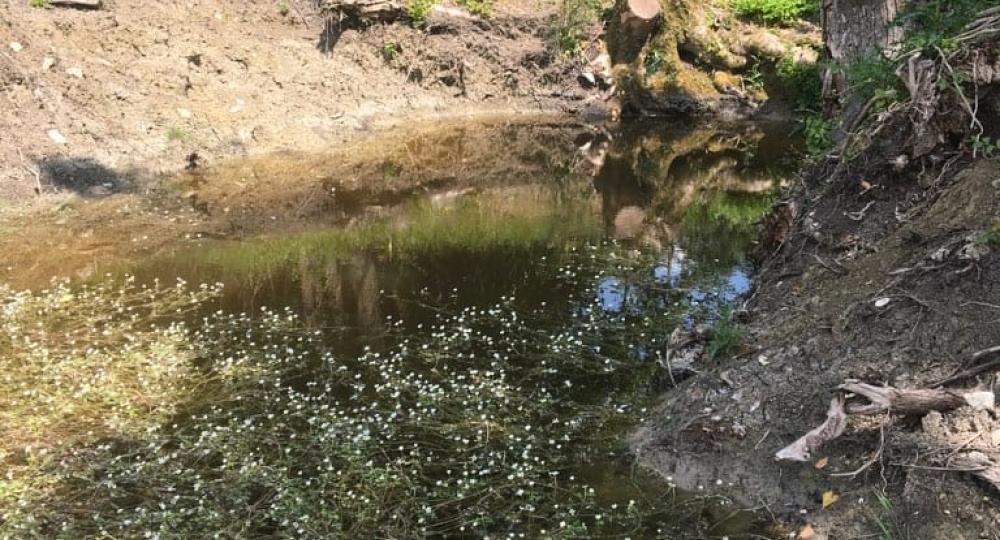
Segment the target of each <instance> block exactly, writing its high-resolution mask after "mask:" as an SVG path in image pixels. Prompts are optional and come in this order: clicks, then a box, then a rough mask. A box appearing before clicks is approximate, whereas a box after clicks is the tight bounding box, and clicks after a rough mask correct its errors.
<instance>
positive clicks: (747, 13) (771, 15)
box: [732, 0, 819, 24]
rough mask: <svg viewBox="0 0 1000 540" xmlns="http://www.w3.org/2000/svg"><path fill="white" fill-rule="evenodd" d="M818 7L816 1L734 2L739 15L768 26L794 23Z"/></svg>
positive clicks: (759, 0)
mask: <svg viewBox="0 0 1000 540" xmlns="http://www.w3.org/2000/svg"><path fill="white" fill-rule="evenodd" d="M818 5H819V2H817V1H816V0H732V6H733V10H734V11H735V12H736V14H737V15H739V16H740V17H744V18H749V19H756V20H759V21H762V22H764V23H767V24H789V23H792V22H794V21H795V19H798V18H800V17H802V16H804V15H806V14H808V13H810V12H811V11H814V10H815V9H816V8H817V7H818Z"/></svg>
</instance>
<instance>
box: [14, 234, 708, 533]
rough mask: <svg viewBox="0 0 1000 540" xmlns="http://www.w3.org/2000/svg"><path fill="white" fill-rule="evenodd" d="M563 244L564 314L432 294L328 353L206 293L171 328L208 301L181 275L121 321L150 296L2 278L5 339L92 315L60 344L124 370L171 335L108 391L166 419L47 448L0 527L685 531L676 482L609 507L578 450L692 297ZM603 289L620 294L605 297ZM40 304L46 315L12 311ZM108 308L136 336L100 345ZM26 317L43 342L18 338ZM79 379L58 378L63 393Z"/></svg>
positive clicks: (630, 264)
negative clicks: (431, 305) (153, 365)
mask: <svg viewBox="0 0 1000 540" xmlns="http://www.w3.org/2000/svg"><path fill="white" fill-rule="evenodd" d="M572 255H573V256H572V257H571V258H570V259H569V260H567V261H565V262H559V263H553V264H558V267H555V268H553V269H552V270H553V274H554V275H557V276H559V281H558V284H557V286H558V287H562V288H564V290H565V294H564V296H567V297H571V298H576V299H578V300H576V301H574V302H573V304H572V309H569V310H568V311H567V310H563V309H552V308H550V307H548V306H545V305H542V306H530V305H525V304H524V303H523V302H520V301H519V300H517V299H516V298H514V297H504V298H502V299H501V300H500V301H499V302H497V303H494V304H491V305H485V306H466V307H453V306H449V305H448V302H447V300H446V301H444V304H442V305H440V306H439V307H436V308H435V309H436V310H437V311H439V312H440V315H439V316H438V317H437V318H436V319H435V321H434V322H433V323H431V324H429V325H427V326H426V327H424V326H422V325H418V326H417V328H416V329H413V328H412V327H409V328H408V327H407V325H406V324H405V323H404V322H403V321H399V320H395V319H392V318H390V319H388V320H387V321H386V327H385V332H386V334H385V338H384V339H383V340H382V342H380V344H378V345H375V344H373V345H371V346H369V347H365V349H364V350H363V351H361V352H360V353H358V354H346V353H342V352H338V346H339V343H338V340H337V338H336V334H331V333H329V332H328V331H326V330H324V329H320V328H315V327H310V326H309V325H308V324H306V323H305V322H304V321H303V320H302V319H300V318H299V317H298V316H297V315H296V314H295V313H293V312H292V311H290V310H287V309H285V310H275V309H266V308H265V309H262V310H261V311H260V312H259V313H255V314H236V313H224V312H221V311H213V310H212V308H211V307H210V304H208V305H204V308H203V309H201V310H200V313H201V315H200V317H199V318H197V319H194V318H192V317H186V318H187V319H189V320H190V323H189V324H188V325H180V324H179V323H178V322H176V318H177V315H176V309H177V308H180V309H181V310H182V311H184V310H189V309H190V308H191V307H192V306H193V305H196V304H199V303H203V302H208V301H210V300H211V298H212V295H214V294H215V290H214V289H212V288H206V289H201V290H199V291H197V292H196V293H190V294H189V293H186V292H183V291H184V289H183V288H178V289H176V291H177V292H171V294H167V295H162V296H163V299H164V300H165V301H166V302H165V303H164V304H163V305H162V307H160V306H159V304H158V303H154V304H152V305H146V307H145V308H144V309H145V311H142V313H143V314H144V315H143V316H141V317H135V318H131V317H129V316H128V315H127V314H128V313H130V312H131V311H130V309H129V306H130V305H132V304H133V302H128V301H122V300H120V299H123V298H125V299H127V298H132V296H134V295H135V293H128V292H122V291H140V292H141V291H143V290H144V289H141V288H138V289H136V288H135V286H134V284H133V285H127V286H126V287H125V288H123V289H121V290H120V289H119V288H117V287H115V286H113V285H103V286H101V288H99V289H97V290H96V292H92V293H88V294H86V295H84V296H83V297H82V298H86V299H88V300H87V302H85V303H84V304H83V305H84V306H91V307H86V308H76V307H73V306H74V305H75V304H74V302H76V301H77V298H79V297H80V296H79V295H80V294H81V293H77V292H74V290H72V289H71V288H69V287H68V286H67V287H62V288H59V289H57V290H55V291H54V292H47V293H45V294H42V295H35V294H32V293H16V292H12V291H6V292H5V293H4V298H6V299H7V300H6V301H5V303H4V305H5V306H8V308H7V310H8V311H7V312H8V313H13V314H14V315H12V316H10V317H8V319H9V320H10V321H14V322H10V323H7V329H8V331H9V334H10V335H11V336H14V338H13V339H11V340H10V343H6V342H4V343H3V346H4V347H7V348H10V347H14V346H16V347H20V348H19V349H17V350H23V351H30V350H35V349H38V350H41V348H39V347H33V346H31V345H32V344H35V343H39V342H43V341H45V342H47V341H54V337H55V336H60V337H62V336H64V335H66V334H65V332H62V331H63V330H65V328H66V324H68V323H70V322H72V321H76V320H88V321H93V324H94V328H95V329H96V330H95V331H94V332H88V333H86V334H81V335H80V336H79V340H80V341H72V340H71V341H70V343H77V346H79V347H83V348H84V349H83V350H87V351H92V350H97V351H102V350H103V351H106V354H109V355H115V354H118V353H121V356H120V357H115V363H114V364H108V363H106V362H105V363H102V364H100V365H117V364H119V363H120V364H121V365H124V366H148V365H149V364H150V363H140V364H134V363H130V362H134V359H135V356H134V355H133V354H131V352H129V351H146V350H160V349H159V347H161V345H157V344H160V343H164V339H166V341H165V344H166V345H165V347H166V349H164V350H165V351H166V352H165V353H163V354H161V355H160V356H157V357H156V359H157V365H159V364H162V365H166V366H176V369H175V370H174V371H170V372H169V374H170V376H169V377H164V376H159V375H156V376H153V375H152V374H151V373H157V372H155V371H154V372H148V371H147V370H148V369H149V368H144V369H142V370H139V372H140V373H142V374H143V375H142V377H141V378H139V379H136V380H141V381H142V386H141V387H132V386H129V387H128V388H130V389H131V390H129V391H116V392H115V394H116V395H119V394H120V395H123V396H133V397H135V396H137V395H138V396H143V397H145V398H150V401H149V403H147V402H146V401H140V402H139V403H142V404H144V405H146V406H163V407H167V408H165V409H164V410H163V411H162V412H160V413H157V414H149V413H148V411H142V410H137V411H135V413H134V414H130V415H126V416H124V417H122V419H121V420H120V422H119V423H121V424H123V425H124V426H125V427H121V428H120V429H118V430H117V431H115V434H114V438H113V439H110V440H111V442H104V441H107V440H109V439H106V438H103V437H100V436H97V437H96V438H88V437H85V438H83V439H80V440H78V441H73V440H68V441H67V443H66V446H65V447H63V448H56V447H52V448H51V449H50V450H49V453H48V454H47V456H48V457H47V458H46V460H45V461H44V463H41V464H39V465H38V466H36V467H35V468H34V469H33V476H32V477H31V478H30V481H29V480H26V479H27V478H28V477H21V478H22V480H25V481H23V482H22V484H21V487H20V488H17V489H15V490H14V491H13V493H15V495H10V496H7V497H6V498H0V513H2V516H3V518H2V520H0V537H11V538H31V537H36V538H50V537H54V536H57V535H62V536H63V537H67V538H81V537H119V538H120V537H124V538H132V537H159V538H192V537H206V536H211V535H217V536H220V537H228V538H243V537H261V536H267V537H279V538H373V537H390V538H413V537H427V536H475V537H490V538H501V537H502V538H507V537H521V536H522V535H523V536H524V537H579V536H593V535H604V536H610V537H622V536H624V535H636V536H660V537H677V536H678V535H679V534H680V533H677V534H673V533H672V532H671V531H673V529H672V527H673V525H670V523H681V521H680V520H668V521H667V522H663V521H662V516H663V513H664V512H670V511H672V509H673V508H674V506H675V505H676V504H678V503H677V502H675V501H676V499H675V498H674V497H665V496H664V495H667V494H670V493H671V490H670V488H669V487H668V486H662V485H660V486H659V487H656V486H657V484H650V486H648V487H651V488H652V491H647V492H646V493H648V496H643V492H640V491H638V490H632V491H626V492H627V493H628V494H629V495H627V497H632V499H631V500H628V499H614V498H612V499H611V500H608V499H607V498H606V495H601V493H600V491H599V490H597V489H595V486H594V485H593V484H591V483H590V482H589V481H588V480H586V479H585V477H584V472H585V469H586V467H584V466H581V464H582V463H585V462H586V461H587V460H588V459H591V456H596V455H601V454H604V453H606V452H608V451H609V450H611V449H614V448H616V447H617V445H618V444H619V443H618V442H617V441H618V440H619V437H620V429H621V428H620V426H622V425H628V424H629V423H630V422H631V421H634V419H635V418H636V417H637V416H638V415H641V414H642V409H641V407H642V405H643V404H644V403H645V401H646V394H645V392H644V391H643V388H644V385H645V381H648V380H649V378H650V377H649V375H650V374H651V372H652V370H655V369H657V365H656V363H655V362H650V361H648V358H647V357H648V354H649V351H651V350H653V349H655V348H657V347H662V346H663V345H664V344H665V342H666V340H667V339H668V337H669V333H670V330H671V329H672V328H673V327H674V325H675V324H676V322H677V319H676V318H677V316H678V314H677V312H675V311H669V310H664V309H663V306H668V305H674V304H676V303H677V302H678V300H679V297H678V295H681V296H683V295H684V294H686V293H685V292H684V291H686V290H687V289H679V290H678V291H677V292H673V291H671V290H669V289H664V288H663V287H662V285H661V284H659V282H658V281H656V279H655V277H654V274H653V272H651V270H650V267H649V264H650V262H651V260H650V259H648V258H646V257H636V256H635V255H634V254H632V253H631V252H630V251H629V250H624V249H622V248H620V247H619V246H616V245H613V244H612V245H607V246H592V247H588V248H585V249H582V250H578V251H577V250H574V251H573V252H572ZM654 260H655V259H654ZM609 283H614V284H615V285H614V287H615V288H616V290H620V291H622V301H621V302H617V303H616V302H612V301H611V300H609V296H608V295H609V293H608V292H607V291H605V292H601V291H600V288H601V286H604V285H601V284H605V285H606V284H609ZM170 291H175V290H174V289H171V290H170ZM145 294H146V293H141V294H139V296H138V298H140V299H142V298H146V297H147V296H148V295H147V296H144V295H145ZM611 296H614V295H613V294H612V295H611ZM157 298H159V297H157ZM424 301H427V302H430V301H432V300H431V299H425V300H424ZM609 302H610V303H609ZM61 306H68V310H67V311H66V312H65V315H64V316H63V315H59V314H60V313H62V312H61V311H59V309H58V308H60V307H61ZM643 306H645V308H643ZM40 307H44V308H45V309H44V310H43V312H44V313H48V314H50V315H49V318H48V319H43V320H44V321H48V322H44V323H43V324H41V325H38V324H23V323H20V322H18V321H21V320H22V317H28V316H32V317H33V316H34V315H32V314H34V313H37V312H38V311H39V308H40ZM650 308H658V309H650ZM53 317H54V318H53ZM119 318H121V319H122V320H126V321H133V322H132V323H130V324H134V325H135V330H130V331H129V332H128V333H127V334H125V336H127V337H125V336H122V337H121V338H120V340H119V341H113V342H107V341H106V340H109V339H112V336H117V335H118V334H119V332H118V331H116V330H115V328H116V327H114V326H113V325H108V324H106V323H105V322H104V321H118V320H119ZM25 320H27V321H37V320H38V319H33V318H30V317H29V318H28V319H25ZM167 321H175V322H172V323H170V325H169V326H166V327H162V326H160V325H159V323H161V322H162V323H166V322H167ZM37 328H44V329H45V331H44V335H45V336H48V337H46V339H45V340H42V339H40V338H36V337H32V338H28V337H25V336H34V335H35V334H36V333H37V332H38V330H37ZM129 328H132V327H129ZM140 328H149V329H150V330H149V331H147V332H138V330H139V329H140ZM157 328H166V329H167V330H156V329H157ZM105 330H108V332H109V333H108V334H107V335H106V334H105ZM168 330H169V331H168ZM71 335H72V334H71ZM102 343H107V346H104V345H101V344H102ZM111 343H117V344H119V345H117V346H115V347H112V346H110V345H111ZM18 344H20V345H18ZM154 345H155V347H154ZM87 347H89V348H87ZM19 354H21V356H23V355H25V354H29V353H28V352H24V353H19ZM31 354H34V353H31ZM43 357H44V358H47V359H48V361H49V362H52V361H53V360H57V359H58V358H61V355H55V356H53V355H51V354H50V355H49V356H40V357H39V358H43ZM140 357H141V356H140ZM86 358H90V357H89V356H88V357H86ZM8 372H9V370H8ZM119 372H121V369H119V368H115V369H112V370H110V371H108V372H107V373H119ZM102 373H105V372H102ZM24 376H25V377H27V375H24ZM106 376H107V375H104V377H106ZM33 377H35V378H37V377H42V378H43V380H44V375H42V374H35V375H33ZM68 380H69V378H66V377H60V378H59V379H58V381H68ZM86 380H89V379H87V378H86V377H84V378H80V377H75V378H72V381H73V382H72V385H73V386H72V389H73V391H72V392H68V393H67V398H68V397H69V396H70V395H76V394H75V393H77V392H79V386H80V385H82V384H84V382H83V381H86ZM113 380H119V379H117V378H114V379H113ZM29 382H30V381H25V382H24V383H23V385H27V384H29ZM59 384H63V382H60V383H59ZM25 388H39V387H37V386H35V387H30V386H29V387H25ZM56 388H58V385H57V386H56ZM115 388H117V387H115ZM11 395H12V396H17V399H23V400H24V402H25V403H30V402H33V401H32V400H38V399H39V396H38V394H32V393H23V392H22V393H21V394H18V392H16V391H15V392H11ZM153 398H155V399H153ZM130 402H131V401H130ZM18 410H20V409H18ZM7 429H10V428H7ZM70 464H72V465H70ZM24 486H27V487H24ZM38 486H47V487H46V488H45V490H44V491H40V490H38V489H36V488H37V487H38ZM5 487H6V488H7V491H6V492H7V493H12V491H11V485H10V484H7V485H5ZM618 487H621V486H618ZM680 500H681V503H680V504H682V505H684V504H689V505H690V504H699V503H698V502H697V501H694V500H688V501H687V502H686V503H685V502H684V500H683V499H680ZM651 514H656V515H657V516H659V517H658V518H657V519H647V516H649V515H651ZM693 515H700V514H699V513H698V512H697V511H694V513H693ZM708 525H709V524H707V523H705V524H700V523H699V522H695V523H685V524H684V527H685V530H688V531H690V530H703V529H701V528H700V527H707V526H708ZM675 532H676V531H675Z"/></svg>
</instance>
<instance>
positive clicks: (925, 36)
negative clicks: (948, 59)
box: [894, 0, 996, 53]
mask: <svg viewBox="0 0 1000 540" xmlns="http://www.w3.org/2000/svg"><path fill="white" fill-rule="evenodd" d="M995 6H996V0H925V1H921V2H908V3H907V4H906V6H905V7H904V8H903V9H902V10H901V11H900V13H899V16H898V17H897V18H896V20H895V21H894V24H895V25H897V26H903V27H906V29H907V36H906V40H905V42H904V43H903V48H904V49H905V50H907V51H924V52H926V53H934V52H935V51H936V50H938V49H940V50H941V51H944V52H948V51H951V50H954V49H955V47H957V45H958V44H957V43H956V42H955V39H954V38H955V36H956V35H958V34H959V33H961V32H962V29H963V28H964V27H965V25H967V24H968V23H969V22H970V21H972V19H973V18H974V17H975V16H976V15H977V14H978V13H980V12H981V11H983V10H985V9H988V8H991V7H995Z"/></svg>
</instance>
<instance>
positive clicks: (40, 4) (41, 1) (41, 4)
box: [31, 0, 52, 9]
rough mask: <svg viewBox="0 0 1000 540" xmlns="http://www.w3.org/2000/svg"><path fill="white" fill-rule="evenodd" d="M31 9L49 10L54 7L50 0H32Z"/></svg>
mask: <svg viewBox="0 0 1000 540" xmlns="http://www.w3.org/2000/svg"><path fill="white" fill-rule="evenodd" d="M31 7H33V8H40V9H49V8H51V7H52V4H50V3H49V0H31Z"/></svg>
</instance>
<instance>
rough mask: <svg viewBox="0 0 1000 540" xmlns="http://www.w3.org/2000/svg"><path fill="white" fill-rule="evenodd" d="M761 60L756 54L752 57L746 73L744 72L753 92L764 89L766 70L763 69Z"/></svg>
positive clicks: (745, 79) (745, 80) (747, 84)
mask: <svg viewBox="0 0 1000 540" xmlns="http://www.w3.org/2000/svg"><path fill="white" fill-rule="evenodd" d="M761 65H762V63H761V60H760V58H758V57H756V56H752V57H750V63H749V65H748V66H747V71H746V73H744V74H743V81H744V83H745V84H746V86H747V89H749V90H750V91H752V92H760V91H763V90H764V71H763V70H762V69H761Z"/></svg>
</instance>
